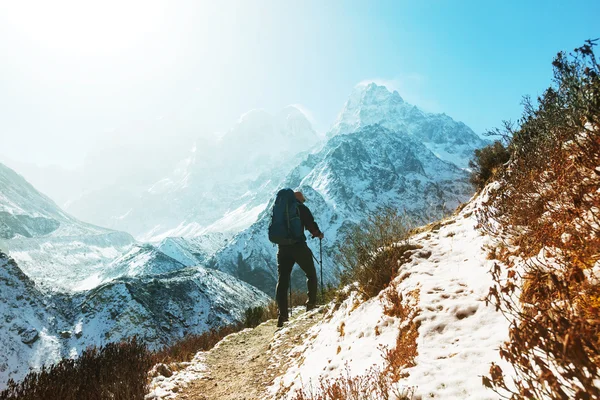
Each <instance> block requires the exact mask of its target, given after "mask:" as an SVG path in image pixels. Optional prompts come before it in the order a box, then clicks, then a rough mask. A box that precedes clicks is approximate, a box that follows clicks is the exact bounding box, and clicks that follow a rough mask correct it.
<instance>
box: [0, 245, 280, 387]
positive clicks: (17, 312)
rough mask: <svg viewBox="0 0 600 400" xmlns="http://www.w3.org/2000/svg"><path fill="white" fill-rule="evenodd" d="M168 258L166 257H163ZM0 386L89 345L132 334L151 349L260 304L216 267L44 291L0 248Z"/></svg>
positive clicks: (258, 296) (262, 299)
mask: <svg viewBox="0 0 600 400" xmlns="http://www.w3.org/2000/svg"><path fill="white" fill-rule="evenodd" d="M165 257H166V256H165ZM0 300H1V301H0V320H1V321H3V322H2V324H0V389H2V388H3V387H4V386H5V385H6V382H7V381H8V379H10V378H13V379H16V380H19V379H21V378H22V377H23V376H24V375H25V374H27V372H28V371H29V368H30V367H31V368H39V367H40V366H41V365H43V364H49V363H53V362H56V361H58V360H60V359H61V358H64V357H73V356H75V355H76V354H78V353H80V352H81V351H82V350H84V349H85V348H86V347H88V346H90V345H102V344H105V343H108V342H113V341H119V340H122V339H125V338H130V337H132V336H135V335H137V336H138V337H139V338H142V339H143V340H144V343H146V344H147V345H148V346H149V347H150V348H158V347H160V346H162V345H165V344H169V343H172V342H173V341H175V340H177V339H180V338H182V337H183V336H184V335H186V334H199V333H202V332H204V331H206V330H208V329H210V328H213V327H218V326H222V325H225V324H230V323H234V322H237V321H242V320H243V318H244V311H245V309H246V308H247V307H253V306H258V305H264V304H265V303H266V302H267V301H268V297H267V296H266V295H265V294H264V293H262V292H261V291H259V290H258V289H256V288H254V287H252V286H250V285H248V284H246V283H244V282H241V281H239V280H237V279H235V278H234V277H232V276H230V275H227V274H224V273H221V272H219V271H214V270H208V269H205V268H202V267H196V268H184V269H179V270H176V271H172V272H168V273H165V274H160V275H153V276H139V277H133V278H119V279H116V280H113V281H111V282H109V283H105V284H102V285H100V286H98V287H96V288H94V289H92V290H89V291H82V292H79V293H77V294H57V293H55V294H52V295H47V294H43V293H41V292H40V291H39V290H38V289H37V288H36V286H35V284H34V283H33V281H32V280H31V279H29V278H28V277H27V276H26V275H25V274H24V273H23V272H22V271H21V269H20V268H19V267H18V265H17V263H16V262H15V261H14V260H12V259H10V258H9V257H8V256H7V255H6V254H4V253H1V252H0Z"/></svg>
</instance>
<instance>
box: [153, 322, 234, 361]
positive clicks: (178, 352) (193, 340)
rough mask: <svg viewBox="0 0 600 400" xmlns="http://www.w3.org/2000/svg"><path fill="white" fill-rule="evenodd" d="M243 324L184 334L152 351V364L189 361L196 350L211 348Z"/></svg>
mask: <svg viewBox="0 0 600 400" xmlns="http://www.w3.org/2000/svg"><path fill="white" fill-rule="evenodd" d="M244 326H245V325H244V324H234V325H228V326H224V327H221V328H217V329H211V330H210V331H206V332H204V333H202V334H200V335H186V336H185V337H184V338H182V339H181V340H179V341H177V342H175V343H173V344H172V345H170V346H165V347H163V348H162V349H160V350H158V351H155V352H153V353H152V356H151V359H152V365H156V364H159V363H163V364H170V363H174V362H182V361H190V360H191V359H192V358H194V355H196V353H197V352H199V351H207V350H210V349H212V348H213V347H214V346H215V345H216V344H217V343H219V342H220V341H221V339H223V338H224V337H225V336H227V335H230V334H232V333H235V332H239V331H240V330H242V329H244Z"/></svg>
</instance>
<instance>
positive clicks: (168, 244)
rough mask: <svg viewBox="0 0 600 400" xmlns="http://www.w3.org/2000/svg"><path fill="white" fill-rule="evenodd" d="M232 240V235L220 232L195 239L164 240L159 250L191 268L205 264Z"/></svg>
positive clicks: (171, 238) (173, 238) (170, 238)
mask: <svg viewBox="0 0 600 400" xmlns="http://www.w3.org/2000/svg"><path fill="white" fill-rule="evenodd" d="M230 239H231V235H227V234H224V233H218V232H215V233H207V234H204V235H202V236H198V237H193V238H185V237H168V238H166V239H163V240H162V241H161V242H160V244H159V245H158V246H157V248H158V250H160V251H162V252H163V253H164V254H166V255H168V256H169V257H171V258H173V259H175V260H177V261H179V262H180V263H182V264H184V265H186V266H188V267H191V266H193V265H199V264H204V263H205V262H206V261H207V260H208V259H209V258H210V257H211V256H212V255H213V254H215V253H216V252H217V251H218V250H219V249H220V248H222V247H223V246H225V244H227V242H228V241H229V240H230Z"/></svg>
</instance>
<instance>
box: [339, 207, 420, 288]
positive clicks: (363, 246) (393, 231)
mask: <svg viewBox="0 0 600 400" xmlns="http://www.w3.org/2000/svg"><path fill="white" fill-rule="evenodd" d="M411 225H412V223H411V221H410V219H409V218H408V217H407V216H406V215H404V214H400V213H399V212H398V210H396V209H394V208H391V207H386V208H380V209H378V210H377V212H375V213H374V214H373V215H372V216H370V217H369V218H368V219H367V221H365V222H364V223H361V224H359V225H356V226H355V227H354V228H353V229H351V231H350V232H349V233H348V235H347V236H346V238H345V241H344V242H343V243H342V245H341V246H340V249H339V252H338V254H337V257H336V258H337V260H338V262H339V263H340V264H341V266H342V267H343V270H344V272H343V273H342V275H341V278H340V282H341V284H342V285H347V284H352V283H354V282H357V283H358V288H359V291H360V292H361V293H362V294H364V295H365V297H366V298H367V299H368V298H371V297H374V296H376V295H378V294H379V292H380V291H381V290H382V289H384V288H385V287H386V286H387V285H388V284H389V283H390V282H391V280H392V279H393V278H394V277H395V276H396V275H397V273H398V270H399V268H400V266H401V265H402V264H404V263H405V262H406V261H407V260H408V257H409V254H410V253H408V251H409V250H414V249H416V248H418V247H417V246H415V245H413V244H410V243H409V241H408V235H409V232H410V230H411Z"/></svg>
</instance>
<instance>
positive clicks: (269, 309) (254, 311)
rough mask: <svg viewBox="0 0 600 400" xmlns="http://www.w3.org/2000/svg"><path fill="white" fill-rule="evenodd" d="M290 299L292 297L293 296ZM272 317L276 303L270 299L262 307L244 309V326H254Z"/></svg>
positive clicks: (275, 310) (275, 315)
mask: <svg viewBox="0 0 600 400" xmlns="http://www.w3.org/2000/svg"><path fill="white" fill-rule="evenodd" d="M305 296H306V295H305ZM292 299H294V297H293V296H292ZM274 318H277V303H276V302H275V301H271V302H269V304H267V305H266V306H264V307H250V308H248V309H246V312H245V318H244V326H245V327H246V328H254V327H256V326H258V325H260V324H261V323H263V322H265V321H268V320H270V319H274Z"/></svg>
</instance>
